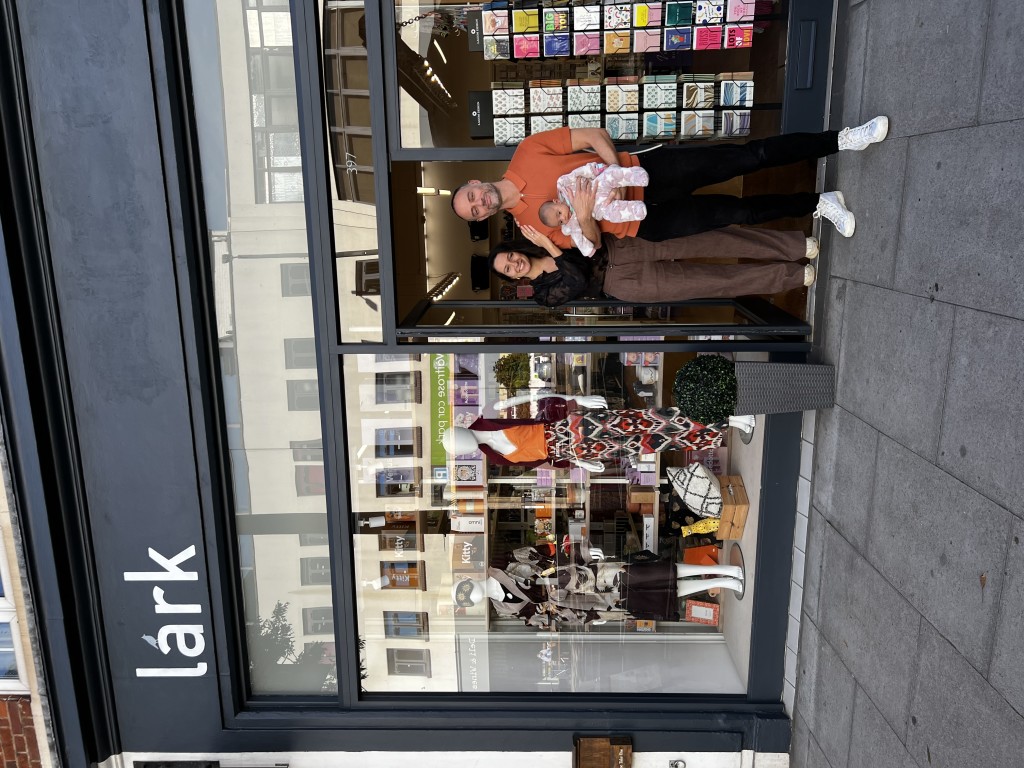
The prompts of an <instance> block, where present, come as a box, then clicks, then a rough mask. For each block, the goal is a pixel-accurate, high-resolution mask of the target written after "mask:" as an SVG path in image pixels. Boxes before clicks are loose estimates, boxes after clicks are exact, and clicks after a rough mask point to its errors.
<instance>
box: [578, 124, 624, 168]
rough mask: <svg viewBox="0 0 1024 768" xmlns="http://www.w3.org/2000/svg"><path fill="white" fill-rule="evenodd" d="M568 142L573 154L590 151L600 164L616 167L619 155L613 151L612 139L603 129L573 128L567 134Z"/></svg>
mask: <svg viewBox="0 0 1024 768" xmlns="http://www.w3.org/2000/svg"><path fill="white" fill-rule="evenodd" d="M569 141H570V143H571V144H572V151H573V152H579V151H580V150H581V149H592V150H594V151H595V152H596V153H597V156H598V157H600V158H601V162H603V163H607V164H608V165H618V162H619V155H618V153H617V152H616V151H615V145H614V144H613V143H612V137H611V136H609V135H608V131H606V130H605V129H604V128H573V129H572V130H571V131H570V132H569Z"/></svg>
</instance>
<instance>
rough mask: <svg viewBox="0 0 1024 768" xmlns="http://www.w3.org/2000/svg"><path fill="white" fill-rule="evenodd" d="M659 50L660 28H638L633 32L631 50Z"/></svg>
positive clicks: (645, 51)
mask: <svg viewBox="0 0 1024 768" xmlns="http://www.w3.org/2000/svg"><path fill="white" fill-rule="evenodd" d="M660 50H661V30H660V29H638V30H636V31H634V32H633V51H634V52H635V53H653V52H655V51H660Z"/></svg>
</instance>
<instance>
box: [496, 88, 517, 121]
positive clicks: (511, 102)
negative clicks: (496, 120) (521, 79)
mask: <svg viewBox="0 0 1024 768" xmlns="http://www.w3.org/2000/svg"><path fill="white" fill-rule="evenodd" d="M524 112H526V94H525V93H524V92H523V89H522V88H495V89H494V90H492V91H491V113H492V114H494V115H521V114H523V113H524Z"/></svg>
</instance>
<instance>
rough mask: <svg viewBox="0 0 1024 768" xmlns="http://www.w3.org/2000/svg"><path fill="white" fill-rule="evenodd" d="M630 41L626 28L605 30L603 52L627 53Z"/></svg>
mask: <svg viewBox="0 0 1024 768" xmlns="http://www.w3.org/2000/svg"><path fill="white" fill-rule="evenodd" d="M630 42H631V40H630V35H629V30H628V29H621V30H615V31H613V32H605V33H604V52H605V53H606V54H613V53H629V51H630Z"/></svg>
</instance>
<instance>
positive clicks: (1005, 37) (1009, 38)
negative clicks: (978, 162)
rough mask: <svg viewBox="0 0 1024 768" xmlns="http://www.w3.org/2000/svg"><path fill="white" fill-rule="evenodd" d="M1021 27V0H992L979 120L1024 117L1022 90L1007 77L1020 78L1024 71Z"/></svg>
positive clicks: (1023, 12)
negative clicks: (1014, 85)
mask: <svg viewBox="0 0 1024 768" xmlns="http://www.w3.org/2000/svg"><path fill="white" fill-rule="evenodd" d="M1021 29H1024V3H1022V2H1020V0H992V4H991V7H990V9H989V22H988V44H987V46H986V48H985V77H984V80H983V81H982V84H981V107H980V109H979V110H978V122H979V123H988V122H994V121H996V120H1010V119H1013V118H1022V117H1024V90H1022V89H1021V88H1015V87H1013V86H1012V85H1011V84H1010V83H1009V80H1010V78H1017V79H1019V78H1020V75H1021V73H1022V72H1024V48H1022V47H1021V45H1020V31H1021Z"/></svg>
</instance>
